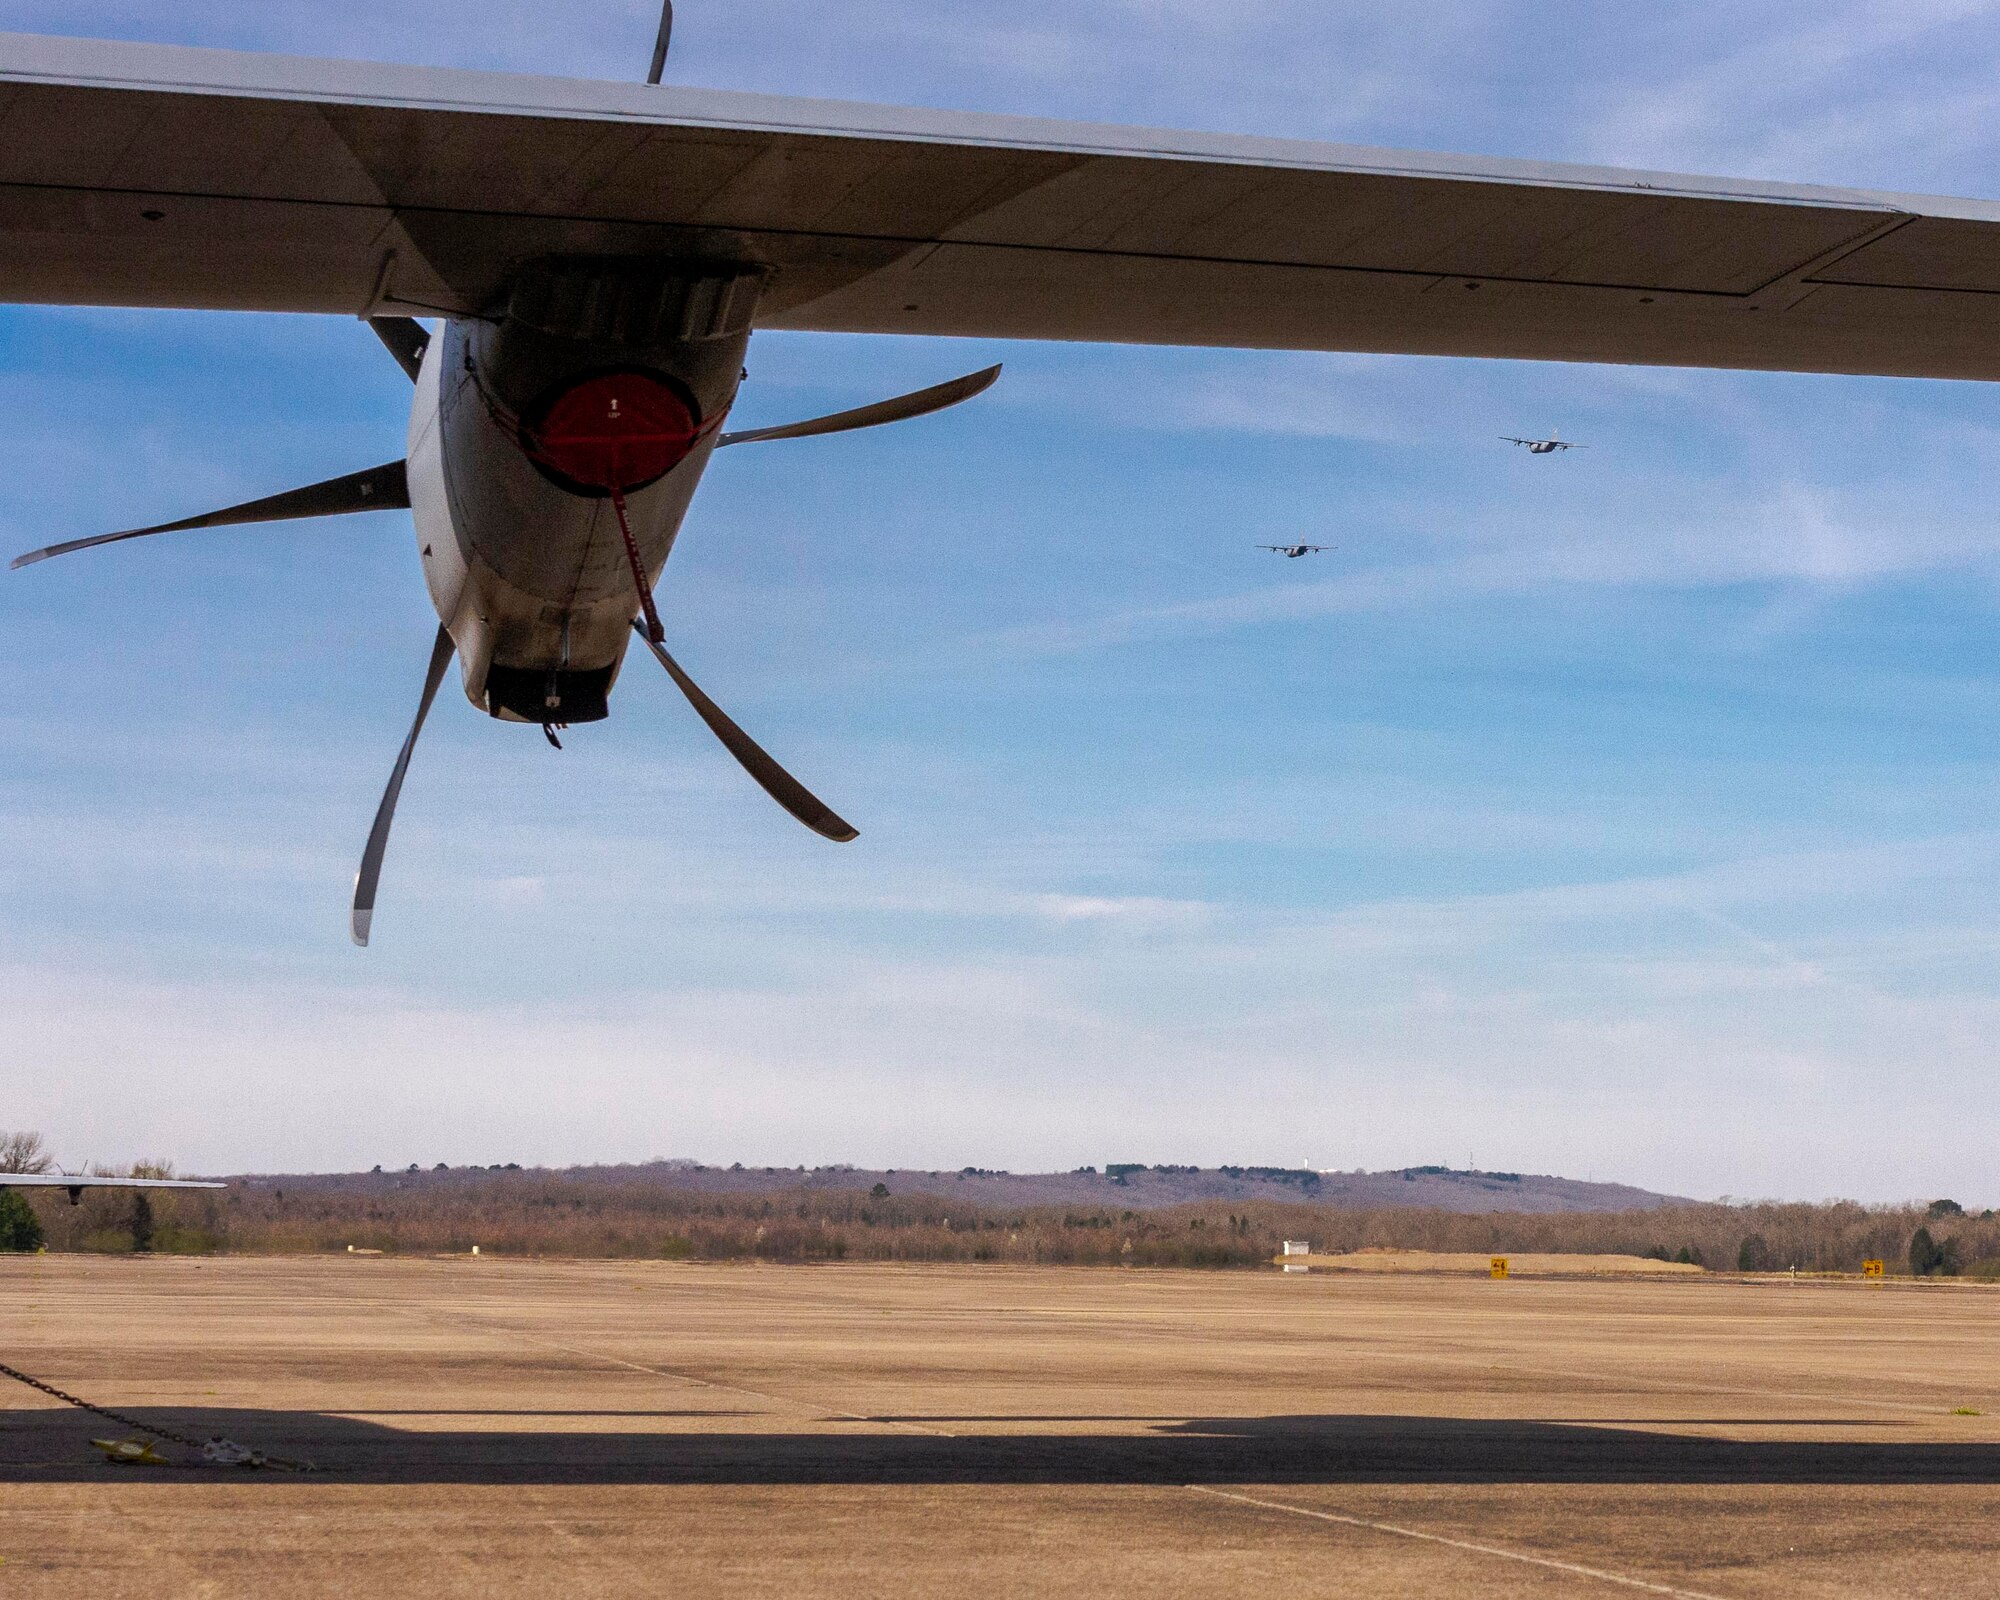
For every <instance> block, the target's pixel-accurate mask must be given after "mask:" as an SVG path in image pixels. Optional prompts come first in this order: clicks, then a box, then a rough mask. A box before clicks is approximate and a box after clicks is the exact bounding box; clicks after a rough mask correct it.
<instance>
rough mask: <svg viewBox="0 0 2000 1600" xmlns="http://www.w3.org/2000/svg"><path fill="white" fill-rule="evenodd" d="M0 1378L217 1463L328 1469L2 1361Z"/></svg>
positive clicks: (304, 1469) (302, 1470) (316, 1470)
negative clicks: (102, 1400)
mask: <svg viewBox="0 0 2000 1600" xmlns="http://www.w3.org/2000/svg"><path fill="white" fill-rule="evenodd" d="M0 1377H8V1378H12V1379H13V1380H14V1381H15V1382H16V1383H25V1384H26V1385H27V1386H28V1387H29V1388H30V1389H39V1390H40V1391H41V1392H42V1393H43V1394H45V1395H48V1396H49V1397H50V1398H51V1399H55V1400H60V1401H61V1402H62V1403H63V1404H64V1405H66V1406H75V1407H76V1408H77V1409H78V1410H79V1411H88V1412H90V1413H91V1414H92V1415H93V1416H99V1417H103V1418H104V1419H105V1420H106V1421H107V1422H115V1423H117V1424H118V1426H119V1427H121V1428H130V1429H131V1430H132V1431H133V1432H134V1433H143V1434H150V1435H151V1436H152V1437H154V1438H156V1439H165V1440H166V1441H167V1442H168V1443H169V1444H177V1445H179V1446H181V1447H182V1448H183V1449H186V1450H194V1451H198V1452H199V1453H200V1454H201V1456H202V1457H203V1459H204V1460H205V1461H207V1462H209V1463H211V1464H213V1465H217V1466H242V1467H276V1468H278V1469H280V1470H281V1471H284V1472H324V1471H326V1470H327V1469H326V1468H324V1467H316V1466H314V1465H313V1464H312V1463H311V1462H310V1461H288V1460H286V1459H285V1457H283V1456H272V1455H265V1454H264V1453H263V1452H262V1451H258V1450H246V1449H245V1448H244V1447H243V1446H242V1445H239V1444H236V1443H234V1442H233V1441H231V1440H228V1439H224V1438H222V1437H221V1436H220V1435H217V1436H216V1437H215V1438H213V1439H190V1438H189V1437H188V1436H187V1435H186V1434H184V1433H176V1432H175V1431H174V1430H173V1429H172V1428H162V1427H160V1426H159V1425H158V1424H157V1423H152V1422H141V1421H140V1420H139V1419H138V1418H137V1417H128V1416H126V1415H125V1414H124V1413H123V1412H119V1411H112V1410H110V1409H108V1408H107V1407H104V1406H98V1405H92V1404H91V1403H90V1402H89V1401H88V1400H84V1399H80V1398H79V1397H78V1396H76V1395H73V1394H70V1393H68V1392H66V1391H65V1390H62V1389H58V1388H57V1387H56V1386H55V1385H54V1384H52V1383H44V1382H42V1380H41V1379H40V1378H36V1377H32V1376H30V1375H29V1374H28V1373H25V1372H23V1371H21V1370H20V1369H19V1368H18V1367H10V1366H8V1365H7V1364H6V1362H4V1361H0Z"/></svg>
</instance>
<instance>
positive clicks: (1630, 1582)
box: [1185, 1483, 1724, 1600]
mask: <svg viewBox="0 0 2000 1600" xmlns="http://www.w3.org/2000/svg"><path fill="white" fill-rule="evenodd" d="M1185 1487H1186V1489H1187V1490H1188V1492H1189V1493H1190V1494H1202V1495H1208V1496H1209V1497H1210V1498H1212V1499H1216V1500H1233V1501H1235V1502H1236V1503H1237V1504H1238V1505H1244V1506H1255V1507H1256V1508H1257V1509H1258V1510H1260V1511H1282V1512H1285V1513H1287V1514H1288V1515H1290V1516H1294V1517H1308V1518H1310V1519H1311V1520H1312V1521H1314V1522H1334V1523H1338V1524H1340V1525H1341V1526H1342V1527H1345V1528H1366V1529H1369V1530H1370V1531H1372V1532H1375V1533H1390V1534H1395V1535H1397V1536H1398V1537H1399V1538H1404V1539H1421V1540H1422V1541H1423V1542H1424V1543H1426V1544H1441V1545H1446V1546H1448V1547H1450V1548H1451V1549H1453V1550H1468V1551H1471V1552H1472V1553H1474V1554H1475V1555H1482V1556H1498V1557H1499V1558H1500V1559H1501V1560H1503V1561H1520V1562H1524V1563H1526V1564H1527V1565H1529V1566H1532V1567H1546V1568H1548V1569H1549V1570H1550V1571H1552V1572H1567V1573H1569V1574H1570V1575H1571V1576H1573V1577H1579V1578H1594V1579H1596V1580H1597V1581H1598V1582H1600V1583H1611V1584H1616V1585H1618V1586H1619V1587H1620V1588H1624V1589H1638V1590H1640V1591H1642V1592H1643V1593H1646V1594H1664V1595H1671V1596H1673V1597H1674V1600H1724V1597H1723V1596H1721V1595H1715V1594H1710V1593H1708V1592H1707V1591H1706V1590H1702V1589H1681V1588H1677V1587H1675V1586H1674V1585H1673V1584H1670V1583H1654V1582H1653V1581H1652V1580H1651V1579H1649V1578H1634V1577H1631V1576H1629V1575H1628V1574H1626V1573H1622V1572H1607V1571H1606V1570H1605V1569H1604V1568H1602V1567H1587V1566H1584V1565H1583V1564H1582V1563H1581V1562H1576V1561H1559V1560H1557V1559H1556V1558H1555V1557H1554V1556H1538V1555H1534V1554H1531V1553H1530V1552H1528V1551H1526V1550H1509V1549H1507V1548H1506V1547H1505V1546H1504V1545H1497V1544H1481V1543H1479V1542H1478V1541H1477V1540H1475V1539H1454V1538H1452V1537H1451V1536H1450V1535H1449V1534H1444V1533H1426V1532H1425V1531H1424V1530H1423V1529H1421V1528H1405V1527H1403V1526H1402V1525H1401V1524H1400V1523H1395V1522H1377V1521H1375V1520H1374V1519H1373V1518H1370V1517H1354V1516H1349V1515H1347V1514H1346V1513H1344V1512H1340V1511H1320V1510H1317V1509H1315V1508H1314V1507H1311V1506H1295V1505H1288V1504H1287V1503H1286V1502H1284V1501H1282V1500H1264V1499H1260V1498H1259V1497H1258V1496H1256V1495H1251V1494H1237V1493H1235V1492H1233V1491H1232V1490H1228V1489H1216V1488H1212V1487H1210V1486H1209V1485H1208V1484H1205V1483H1190V1484H1187V1485H1185Z"/></svg>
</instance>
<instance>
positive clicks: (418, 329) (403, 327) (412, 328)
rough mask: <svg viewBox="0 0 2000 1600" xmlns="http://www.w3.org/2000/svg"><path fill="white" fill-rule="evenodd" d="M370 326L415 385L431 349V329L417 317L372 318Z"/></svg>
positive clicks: (369, 321)
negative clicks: (425, 354) (428, 350)
mask: <svg viewBox="0 0 2000 1600" xmlns="http://www.w3.org/2000/svg"><path fill="white" fill-rule="evenodd" d="M368 326H369V327H371V328H373V329H374V330H375V337H376V338H378V339H380V340H381V341H382V342H383V344H385V345H387V346H388V347H389V354H390V355H392V356H394V357H395V358H396V365H397V366H399V367H401V368H402V369H403V370H404V371H405V372H407V373H408V374H409V375H410V382H412V383H415V382H416V381H417V373H418V371H419V369H421V368H422V366H423V364H424V351H425V350H427V349H428V348H430V342H431V332H430V329H428V328H426V327H425V326H424V325H423V324H422V323H421V322H419V321H417V319H416V318H415V317H370V318H369V319H368Z"/></svg>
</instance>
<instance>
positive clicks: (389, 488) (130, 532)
mask: <svg viewBox="0 0 2000 1600" xmlns="http://www.w3.org/2000/svg"><path fill="white" fill-rule="evenodd" d="M409 504H410V484H409V477H408V474H407V473H405V471H404V470H403V463H402V462H400V461H385V462H384V463H383V464H382V465H381V466H379V467H370V468H369V469H368V470H367V471H366V472H350V473H348V475H347V476H346V477H344V478H328V479H327V480H326V482H324V483H313V484H308V485H307V486H306V487H305V488H303V489H287V490H286V491H285V492H284V493H283V494H274V495H269V496H267V497H266V498H264V499H262V500H251V501H248V502H246V503H245V504H243V505H240V506H230V507H229V508H228V509H227V510H225V511H211V512H208V513H207V514H206V515H204V516H199V517H183V518H182V519H181V520H180V521H179V522H162V523H159V524H157V525H156V526H154V527H151V528H127V529H126V530H125V531H124V532H123V533H100V534H96V535H94V536H93V537H91V538H88V539H71V540H69V541H68V542H67V543H66V544H52V545H50V546H49V547H48V548H47V549H44V550H30V551H29V552H28V553H27V554H26V555H24V556H16V557H15V558H14V561H13V566H12V569H11V570H14V571H18V570H20V569H21V568H22V567H31V566H33V565H34V564H35V563H36V562H37V561H46V560H48V559H49V557H50V556H66V555H68V554H69V553H70V552H71V551H72V550H88V549H91V548H92V547H93V546H95V545H100V544H116V543H117V542H118V541H119V540H120V539H142V538H144V537H145V536H146V535H147V534H149V533H180V532H181V531H183V530H184V529H187V528H226V527H228V526H230V525H231V524H233V523H238V522H286V521H290V520H292V519H293V518H296V517H338V516H343V515H345V514H346V513H347V512H350V511H396V510H403V509H407V508H408V506H409Z"/></svg>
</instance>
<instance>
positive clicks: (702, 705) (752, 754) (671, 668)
mask: <svg viewBox="0 0 2000 1600" xmlns="http://www.w3.org/2000/svg"><path fill="white" fill-rule="evenodd" d="M632 631H633V632H634V633H636V634H638V636H639V637H640V638H641V639H645V641H646V648H647V649H648V650H650V651H652V652H653V654H654V655H655V656H656V657H658V658H659V663H660V665H661V666H663V667H665V668H666V669H667V676H668V677H670V678H672V679H673V680H674V682H675V683H676V684H677V685H678V686H679V687H680V691H681V693H682V694H684V695H686V696H687V698H688V704H689V705H691V706H693V707H694V709H695V711H696V713H697V714H698V715H699V716H700V717H701V720H702V721H703V722H705V723H707V724H708V727H709V731H710V732H711V733H713V734H714V735H715V736H716V738H718V739H720V740H721V741H722V742H723V744H724V745H725V746H726V747H727V748H728V750H729V753H730V754H731V755H733V756H734V757H735V758H736V759H737V761H738V762H740V763H741V764H742V767H743V770H744V771H745V772H747V773H749V774H750V776H751V777H753V778H755V779H756V780H757V782H758V783H759V784H760V785H761V786H762V787H763V790H764V792H765V793H766V794H768V795H769V796H770V797H771V798H772V799H773V800H775V801H777V802H778V804H779V805H781V806H783V807H784V808H785V809H786V810H787V811H789V812H790V813H791V814H792V815H793V816H795V817H797V818H798V819H799V821H801V822H803V823H804V824H805V825H806V826H807V827H808V828H810V829H812V831H813V832H814V833H816V834H819V835H820V836H821V837H822V838H826V839H832V840H834V841H835V842H836V843H839V844H845V843H847V841H848V840H850V839H854V838H858V837H860V830H859V829H858V828H854V827H850V826H849V825H848V824H847V823H846V822H844V821H842V820H841V819H840V818H839V817H838V816H836V815H835V814H834V813H833V812H832V811H830V810H829V809H828V808H827V807H826V806H825V805H823V804H822V803H821V802H820V801H819V799H818V798H817V797H816V796H815V795H814V794H813V793H812V791H811V790H809V789H808V788H806V786H805V785H804V784H802V783H800V782H799V780H798V779H797V778H794V777H793V776H792V775H791V774H790V773H789V772H787V771H786V770H785V769H784V768H783V767H781V766H779V765H778V763H777V762H775V761H773V760H772V759H771V758H770V756H769V755H768V754H767V753H766V752H765V750H764V747H763V746H762V745H760V744H759V743H758V742H757V741H756V740H755V739H753V738H751V737H750V735H749V734H747V733H745V732H744V731H743V730H742V729H741V728H739V727H737V726H736V724H735V723H733V722H731V721H730V720H729V717H728V715H727V713H725V712H724V711H723V709H722V707H720V706H719V705H717V704H716V703H715V702H714V701H713V700H711V699H709V697H708V696H707V695H705V694H703V693H702V692H701V686H700V685H699V684H697V683H696V682H695V681H694V679H692V678H690V677H689V676H688V675H687V674H686V673H685V672H683V671H681V664H680V663H679V662H678V661H676V660H675V659H674V658H673V657H672V656H670V655H668V654H667V647H666V646H665V645H662V644H655V643H654V642H653V641H652V640H651V639H650V638H647V635H646V630H645V629H644V628H643V627H641V626H640V625H639V623H638V621H637V619H634V621H633V623H632Z"/></svg>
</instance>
